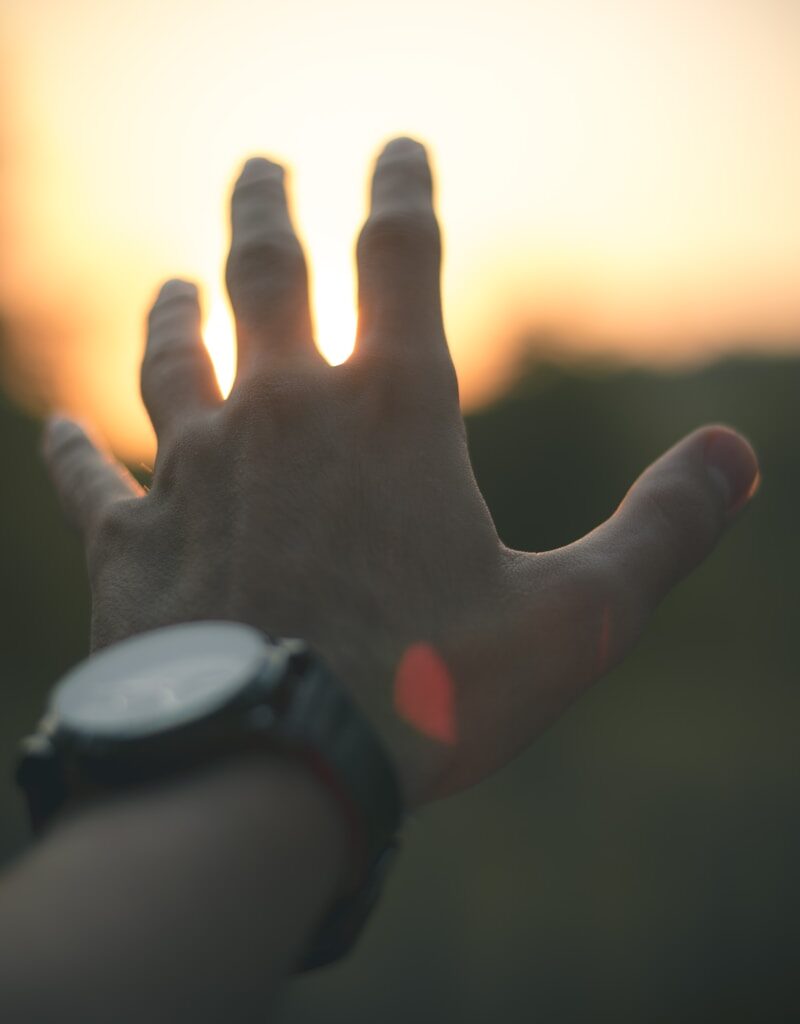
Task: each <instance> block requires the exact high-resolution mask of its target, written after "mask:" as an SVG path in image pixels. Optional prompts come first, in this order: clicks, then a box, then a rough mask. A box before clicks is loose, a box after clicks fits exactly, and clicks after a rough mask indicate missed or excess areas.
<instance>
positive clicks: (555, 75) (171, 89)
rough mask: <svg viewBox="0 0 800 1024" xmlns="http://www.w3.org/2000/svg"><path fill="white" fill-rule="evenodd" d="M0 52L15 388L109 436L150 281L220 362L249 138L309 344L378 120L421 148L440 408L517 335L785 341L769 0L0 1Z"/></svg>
mask: <svg viewBox="0 0 800 1024" xmlns="http://www.w3.org/2000/svg"><path fill="white" fill-rule="evenodd" d="M0 59H1V60H2V65H3V71H2V72H0V88H1V89H2V98H0V141H2V144H3V152H4V157H3V161H2V165H1V166H0V232H1V233H2V234H1V235H0V244H2V247H3V253H4V255H3V261H2V267H1V268H0V310H1V311H2V313H3V315H4V317H5V318H6V319H7V320H8V322H9V324H10V327H11V335H12V340H13V342H14V346H15V351H16V352H17V353H18V357H19V360H20V365H21V366H22V367H23V368H24V370H25V375H26V378H27V379H28V380H29V381H30V382H31V383H30V386H32V387H35V388H38V389H39V390H40V391H41V390H42V389H46V390H47V393H48V395H49V399H48V400H49V401H50V402H51V403H53V404H58V405H61V406H63V407H66V408H68V409H70V410H72V411H74V412H80V413H81V414H83V415H84V416H85V417H87V418H88V419H90V420H92V421H94V422H95V423H96V424H97V425H98V426H99V427H100V429H101V431H102V432H103V433H105V434H106V436H107V437H109V439H110V440H111V441H112V442H113V444H114V445H115V447H116V448H117V449H118V450H120V451H121V452H122V453H123V454H126V455H128V456H137V457H138V456H141V457H145V456H146V453H147V451H148V446H149V445H150V435H149V433H148V430H147V427H146V422H145V419H144V414H143V411H142V409H141V406H140V404H139V400H138V394H137V390H136V381H137V376H138V359H139V355H140V352H141V346H142V323H143V318H144V315H145V312H146V309H147V305H148V303H149V301H150V298H151V297H152V295H153V293H154V291H155V289H156V287H157V285H158V283H159V281H160V280H161V279H162V278H164V277H166V276H173V275H180V276H188V277H191V278H194V279H196V280H198V281H199V282H201V284H202V285H203V286H204V289H205V295H206V306H207V309H208V310H209V311H210V313H211V321H212V326H211V328H210V332H209V343H210V344H211V346H212V348H214V352H215V356H216V358H217V360H218V363H219V366H220V372H221V374H222V375H224V373H225V367H224V363H225V357H226V351H227V352H228V353H229V341H228V340H226V337H227V334H226V332H227V333H228V334H229V331H228V319H227V307H226V305H225V303H224V300H223V290H222V280H221V274H222V265H223V261H224V253H225V247H226V243H227V209H226V207H227V197H228V193H229V190H230V186H231V183H232V179H233V177H234V176H235V174H236V172H237V170H238V167H239V165H240V164H241V162H242V160H243V159H244V158H245V157H246V156H247V155H248V154H251V153H259V152H260V153H264V154H266V155H270V156H273V157H275V158H277V159H280V160H281V161H284V162H286V163H287V164H288V165H289V167H290V168H291V172H292V179H291V183H292V190H293V198H294V206H295V211H296V219H297V223H298V227H299V229H300V232H301V235H302V237H303V239H304V241H305V243H306V245H307V251H308V253H309V256H310V260H311V264H312V270H313V275H314V289H315V302H316V310H317V321H318V328H319V341H320V345H321V347H322V348H323V350H324V351H325V352H326V353H327V354H328V355H329V356H330V357H332V358H341V357H342V356H343V355H344V354H345V353H346V351H347V349H348V346H349V344H350V342H351V340H352V331H353V323H354V304H353V294H354V281H353V256H352V250H353V244H354V239H355V235H356V233H357V230H358V227H359V225H360V222H361V220H362V219H363V216H364V211H365V202H366V184H367V175H368V170H369V165H370V163H371V160H372V159H373V157H374V154H375V152H376V150H377V149H378V148H379V147H380V145H381V144H382V143H383V142H384V141H385V140H386V139H387V138H388V137H390V136H391V135H394V134H398V133H404V134H412V135H415V136H417V137H418V138H421V139H422V140H423V141H425V142H426V143H427V144H428V145H429V147H430V149H431V153H432V157H433V161H434V164H435V170H436V174H437V181H438V186H439V204H438V205H439V212H440V216H441V219H442V222H443V227H444V232H445V245H446V263H445V276H444V295H445V304H446V307H445V308H446V320H447V324H448V329H449V336H450V341H451V347H452V350H453V354H454V359H455V361H456V365H457V368H458V371H459V376H460V379H461V383H462V391H463V394H464V398H465V402H466V403H467V404H469V403H471V402H475V401H479V400H480V399H481V398H482V397H485V396H486V395H487V394H488V393H489V392H490V390H491V388H492V387H493V386H495V384H496V383H497V381H498V380H499V379H500V377H501V374H502V371H503V369H504V367H505V366H506V365H507V364H508V361H509V359H510V357H511V354H512V352H513V345H514V343H515V341H516V340H517V339H518V338H519V337H520V336H521V335H522V334H523V333H524V331H525V330H526V329H531V330H537V329H544V330H547V331H549V332H552V333H556V334H561V335H564V336H565V337H567V338H568V339H571V341H572V343H573V344H574V345H577V346H580V347H582V348H586V349H591V350H595V351H603V352H606V351H607V352H617V353H623V354H625V355H630V356H632V357H633V358H635V359H636V360H639V361H641V360H654V359H655V360H659V361H662V360H664V359H672V358H678V359H687V358H695V357H707V356H709V355H710V354H713V353H716V352H717V351H719V350H720V348H721V346H723V345H724V344H728V345H730V344H744V343H750V344H752V343H753V342H754V341H758V342H760V343H761V344H763V345H764V346H765V347H784V346H786V345H788V344H791V343H793V342H797V343H798V344H800V3H798V2H797V0H703V2H702V3H698V2H697V0H602V2H598V0H493V2H492V3H487V2H485V0H484V2H480V3H471V2H469V0H405V2H404V3H403V4H402V5H400V4H387V3H382V2H380V0H373V2H372V3H368V2H366V0H337V2H336V3H331V2H323V0H291V2H289V0H283V2H274V3H259V4H256V3H248V2H245V0H226V2H224V3H223V2H219V0H202V2H198V0H193V2H189V0H138V2H137V3H136V4H122V3H110V2H108V0H69V2H65V0H6V3H5V4H4V11H3V13H2V14H1V15H0ZM228 362H230V359H229V358H228Z"/></svg>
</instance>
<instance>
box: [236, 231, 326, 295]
mask: <svg viewBox="0 0 800 1024" xmlns="http://www.w3.org/2000/svg"><path fill="white" fill-rule="evenodd" d="M226 274H227V279H228V286H229V287H230V289H231V290H232V291H233V292H236V293H246V294H254V295H259V294H262V293H266V294H271V293H273V292H274V291H276V290H280V289H281V288H282V287H283V286H286V285H291V284H295V283H296V282H297V281H298V280H300V279H304V278H305V274H306V268H305V259H304V258H303V252H302V249H301V248H300V243H299V242H298V240H297V237H296V236H295V235H294V234H292V233H291V232H288V231H287V232H270V233H269V234H265V235H261V236H259V237H255V238H251V239H248V240H246V241H240V242H237V243H236V244H235V245H234V246H233V247H232V248H231V252H230V255H229V257H228V264H227V270H226Z"/></svg>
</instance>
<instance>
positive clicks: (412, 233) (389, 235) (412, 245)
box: [358, 209, 441, 256]
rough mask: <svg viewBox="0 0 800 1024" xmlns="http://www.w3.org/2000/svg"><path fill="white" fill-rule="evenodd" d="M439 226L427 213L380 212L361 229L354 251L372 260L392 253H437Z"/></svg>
mask: <svg viewBox="0 0 800 1024" xmlns="http://www.w3.org/2000/svg"><path fill="white" fill-rule="evenodd" d="M440 247H441V238H440V233H439V225H438V222H437V220H436V217H435V216H434V214H433V212H432V211H430V210H403V209H394V210H383V211H379V212H376V213H372V214H371V215H370V216H369V217H368V218H367V221H366V222H365V224H364V227H363V228H362V229H361V234H360V235H359V239H358V251H359V253H360V254H361V255H368V256H373V255H375V254H380V253H388V254H392V253H395V252H400V253H402V252H407V251H411V252H419V251H433V252H438V251H439V249H440Z"/></svg>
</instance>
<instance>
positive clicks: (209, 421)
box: [153, 412, 216, 494]
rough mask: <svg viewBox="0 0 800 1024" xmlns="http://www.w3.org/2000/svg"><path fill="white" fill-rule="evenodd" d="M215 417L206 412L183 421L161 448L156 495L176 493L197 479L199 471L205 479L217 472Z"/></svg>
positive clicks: (159, 451)
mask: <svg viewBox="0 0 800 1024" xmlns="http://www.w3.org/2000/svg"><path fill="white" fill-rule="evenodd" d="M214 415H215V413H208V412H205V413H203V414H202V415H195V416H190V415H187V416H185V417H183V418H182V419H181V420H180V424H179V426H177V427H176V429H174V430H172V431H170V433H169V436H168V437H167V439H166V441H165V442H164V443H162V444H159V446H158V452H157V454H156V463H155V468H154V470H153V493H157V494H160V493H163V492H165V491H170V490H174V489H175V488H176V487H179V486H180V482H181V481H182V480H183V479H184V478H186V477H189V478H190V479H196V473H197V472H198V468H199V470H200V472H201V473H202V474H203V475H205V474H207V473H208V472H209V471H212V472H213V459H214V455H215V451H216V444H215V436H216V432H215V430H214V425H213V419H214Z"/></svg>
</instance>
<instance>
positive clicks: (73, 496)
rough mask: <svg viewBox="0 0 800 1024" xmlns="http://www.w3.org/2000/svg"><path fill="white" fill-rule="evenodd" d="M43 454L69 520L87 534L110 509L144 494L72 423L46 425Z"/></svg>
mask: <svg viewBox="0 0 800 1024" xmlns="http://www.w3.org/2000/svg"><path fill="white" fill-rule="evenodd" d="M43 454H44V460H45V463H46V464H47V467H48V469H49V471H50V475H51V477H52V479H53V483H54V485H55V488H56V492H57V493H58V496H59V498H60V500H61V505H62V507H63V509H64V512H65V514H66V516H67V518H68V519H69V520H70V522H71V523H72V524H73V525H74V526H76V527H77V528H78V529H79V530H80V531H81V532H82V533H84V534H85V533H86V532H87V531H89V530H91V528H92V526H93V524H94V523H95V522H96V521H97V517H98V516H99V515H101V514H102V513H103V512H105V511H106V510H107V509H108V507H109V506H110V505H112V504H114V503H115V502H117V501H121V500H123V499H125V498H136V497H141V495H142V494H143V491H142V488H141V487H140V486H139V484H138V483H137V482H136V481H135V480H134V479H133V477H132V476H131V475H130V473H129V472H128V471H127V470H126V469H125V468H124V466H122V465H120V463H118V462H116V460H114V459H113V458H111V456H110V455H108V454H106V453H105V452H104V451H101V450H100V448H99V447H98V446H97V445H96V444H95V442H94V441H93V440H91V438H90V437H89V436H88V434H87V433H86V431H85V430H84V429H83V428H82V427H81V426H79V425H78V424H77V423H75V422H74V421H73V420H69V419H65V418H63V417H60V416H54V417H52V418H51V419H49V420H48V421H47V424H46V426H45V433H44V443H43Z"/></svg>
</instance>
